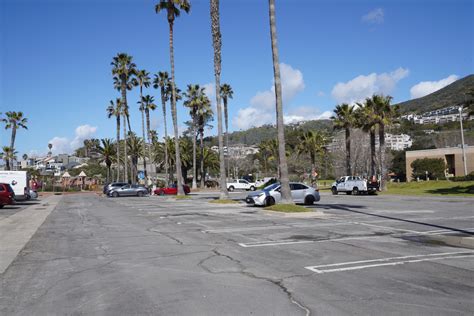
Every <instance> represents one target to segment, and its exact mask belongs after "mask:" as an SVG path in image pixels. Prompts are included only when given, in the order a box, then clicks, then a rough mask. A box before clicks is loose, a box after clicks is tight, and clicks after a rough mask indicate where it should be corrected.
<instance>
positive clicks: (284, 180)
mask: <svg viewBox="0 0 474 316" xmlns="http://www.w3.org/2000/svg"><path fill="white" fill-rule="evenodd" d="M268 4H269V15H270V36H271V42H272V56H273V73H274V81H275V99H276V121H277V124H276V125H277V133H278V137H277V138H278V154H279V168H278V169H279V171H280V173H279V177H280V183H281V199H282V202H283V203H292V202H293V199H292V198H291V191H290V180H289V177H288V164H287V162H286V148H285V125H284V124H283V101H282V95H281V78H280V64H279V56H278V55H279V53H278V45H277V30H276V18H275V0H268Z"/></svg>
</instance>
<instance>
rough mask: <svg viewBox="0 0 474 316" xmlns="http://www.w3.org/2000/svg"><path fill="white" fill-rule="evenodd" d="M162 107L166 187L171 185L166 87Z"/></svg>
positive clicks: (162, 91)
mask: <svg viewBox="0 0 474 316" xmlns="http://www.w3.org/2000/svg"><path fill="white" fill-rule="evenodd" d="M161 105H162V108H163V125H164V127H165V174H166V181H165V182H166V186H168V184H169V176H168V169H169V164H168V142H167V139H168V129H167V124H166V98H165V87H161Z"/></svg>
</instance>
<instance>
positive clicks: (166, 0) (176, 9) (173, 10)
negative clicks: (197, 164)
mask: <svg viewBox="0 0 474 316" xmlns="http://www.w3.org/2000/svg"><path fill="white" fill-rule="evenodd" d="M181 10H182V11H184V12H186V13H188V12H189V10H191V4H190V3H189V1H188V0H160V2H159V3H158V4H157V5H156V6H155V12H156V13H159V12H161V11H165V12H166V15H167V18H168V24H169V45H170V65H171V78H170V83H171V115H172V117H173V128H174V147H175V155H176V162H175V163H176V177H177V178H178V179H177V180H178V195H184V191H183V179H182V173H181V168H180V166H181V157H180V152H179V150H180V148H179V133H178V117H177V113H176V84H175V75H174V47H173V25H174V20H175V18H176V17H178V16H179V15H180V14H181Z"/></svg>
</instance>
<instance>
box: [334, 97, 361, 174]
mask: <svg viewBox="0 0 474 316" xmlns="http://www.w3.org/2000/svg"><path fill="white" fill-rule="evenodd" d="M334 113H335V115H334V116H332V117H331V119H332V120H333V123H334V129H344V130H345V132H346V135H345V136H346V137H345V139H346V174H347V175H352V170H351V128H353V127H354V126H355V124H356V119H355V115H354V106H352V105H349V104H347V103H343V104H341V105H337V106H336V109H335V110H334Z"/></svg>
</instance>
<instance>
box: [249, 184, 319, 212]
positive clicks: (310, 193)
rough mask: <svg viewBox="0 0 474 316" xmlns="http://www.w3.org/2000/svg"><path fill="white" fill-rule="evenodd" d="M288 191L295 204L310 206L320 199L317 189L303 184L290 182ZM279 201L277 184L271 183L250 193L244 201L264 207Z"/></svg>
mask: <svg viewBox="0 0 474 316" xmlns="http://www.w3.org/2000/svg"><path fill="white" fill-rule="evenodd" d="M290 189H291V197H292V199H293V202H295V203H304V204H306V205H312V204H313V203H314V202H318V201H319V200H320V199H321V197H320V195H319V189H317V188H316V189H315V188H312V187H310V186H307V185H306V184H304V183H299V182H290ZM280 201H281V193H280V184H279V183H273V184H270V185H269V186H267V187H265V188H264V189H263V190H261V191H255V192H252V193H250V194H249V195H248V196H247V198H246V199H245V202H247V204H251V205H264V206H270V205H273V204H275V203H278V202H280Z"/></svg>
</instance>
